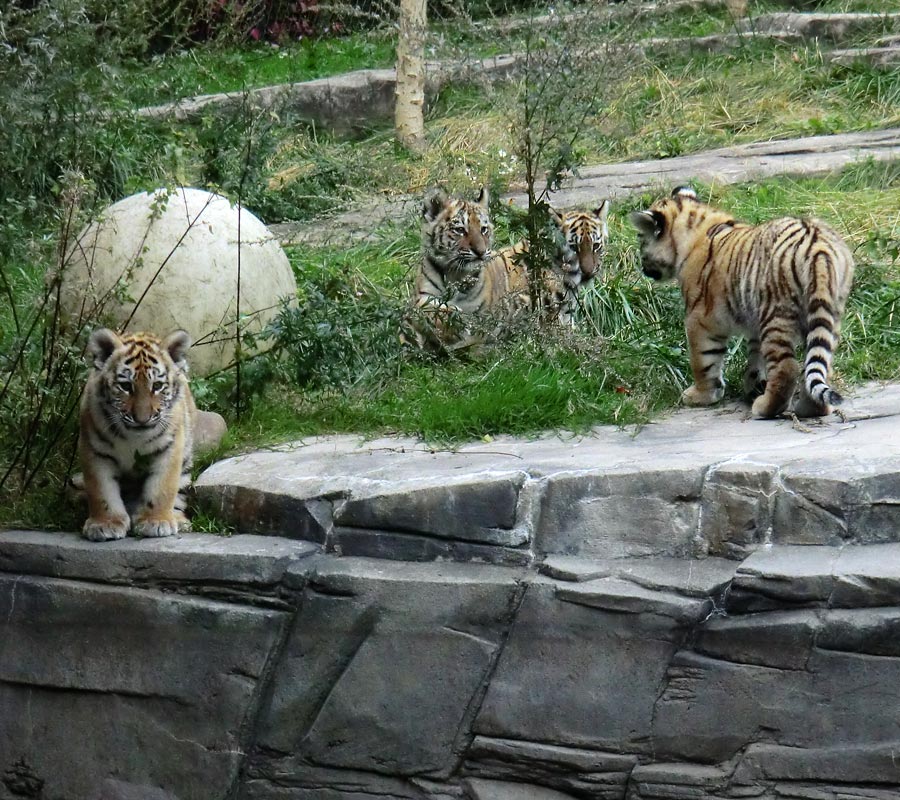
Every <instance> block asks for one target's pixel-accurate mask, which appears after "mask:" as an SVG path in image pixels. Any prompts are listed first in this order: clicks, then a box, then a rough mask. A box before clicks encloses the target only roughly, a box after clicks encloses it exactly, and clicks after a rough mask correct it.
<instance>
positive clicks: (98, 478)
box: [78, 328, 197, 541]
mask: <svg viewBox="0 0 900 800" xmlns="http://www.w3.org/2000/svg"><path fill="white" fill-rule="evenodd" d="M190 343H191V342H190V338H189V336H188V334H187V333H186V332H185V331H175V332H174V333H172V334H170V335H169V336H167V337H166V338H165V339H164V340H163V341H160V340H159V339H158V338H156V337H155V336H153V335H152V334H149V333H137V334H132V335H127V336H122V337H119V336H118V335H116V334H115V333H114V332H113V331H111V330H107V329H106V328H102V329H100V330H96V331H94V333H93V334H92V335H91V338H90V340H89V342H88V353H89V355H90V357H91V359H92V362H93V370H92V371H91V374H90V376H89V377H88V380H87V385H86V386H85V390H84V394H83V396H82V400H81V427H80V436H79V441H78V453H79V457H80V460H81V468H82V472H83V479H82V480H83V487H84V491H85V493H86V495H87V500H88V514H89V516H88V519H87V521H86V522H85V523H84V527H83V529H82V535H83V536H84V537H85V538H86V539H91V540H93V541H105V540H108V539H121V538H122V537H124V536H125V535H126V534H127V533H128V531H129V529H131V530H132V531H133V532H134V534H135V535H136V536H171V535H172V534H174V533H177V532H178V531H179V530H188V529H189V527H190V525H189V523H188V520H187V518H186V517H185V516H184V513H183V507H182V503H183V500H182V498H181V497H180V495H179V490H180V489H181V488H183V487H184V486H186V485H187V482H188V480H189V470H190V466H191V457H192V449H193V422H194V417H195V415H196V413H197V410H196V407H195V405H194V400H193V397H192V396H191V390H190V388H189V386H188V382H187V362H186V360H185V353H186V351H187V349H188V347H190Z"/></svg>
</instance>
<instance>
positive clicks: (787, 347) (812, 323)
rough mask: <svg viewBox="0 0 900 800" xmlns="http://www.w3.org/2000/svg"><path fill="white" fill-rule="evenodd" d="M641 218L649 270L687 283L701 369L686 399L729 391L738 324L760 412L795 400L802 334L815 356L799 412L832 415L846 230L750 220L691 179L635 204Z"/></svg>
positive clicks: (747, 377)
mask: <svg viewBox="0 0 900 800" xmlns="http://www.w3.org/2000/svg"><path fill="white" fill-rule="evenodd" d="M631 221H632V224H633V225H634V226H635V227H636V228H637V230H638V234H639V238H640V246H641V260H642V266H643V271H644V274H645V275H648V276H649V277H651V278H654V279H656V280H666V279H669V278H672V277H674V278H675V279H676V280H677V281H678V283H679V285H680V287H681V294H682V296H683V298H684V303H685V312H686V318H685V327H686V330H687V338H688V345H689V347H690V357H691V371H692V372H693V376H694V385H693V386H691V387H690V388H688V389H687V390H686V391H685V392H684V394H683V395H682V401H683V402H685V403H686V404H688V405H709V404H711V403H715V402H717V401H718V400H720V399H721V398H722V395H723V393H724V382H723V380H722V364H723V360H724V357H725V350H726V345H727V343H728V339H729V337H731V336H733V335H738V334H742V335H744V336H746V337H747V339H748V340H749V349H748V365H747V370H746V372H745V374H744V390H745V391H746V392H747V394H749V395H754V394H759V395H760V396H758V397H756V399H755V400H754V402H753V415H754V416H756V417H763V418H771V417H775V416H777V415H778V414H780V413H782V412H783V411H784V410H785V409H786V408H787V406H788V404H789V403H790V400H791V397H792V395H793V393H794V388H795V386H796V384H797V379H798V376H799V373H800V369H799V366H798V364H797V361H796V359H795V356H794V351H795V349H796V347H797V345H798V344H800V343H801V342H803V343H804V344H805V347H806V360H805V364H804V368H803V381H802V384H801V386H800V396H799V399H798V401H797V403H796V404H795V406H794V411H795V413H796V414H798V415H799V416H822V415H825V414H828V413H829V411H830V407H831V406H832V405H837V404H838V403H840V402H841V399H842V398H841V396H840V395H839V394H838V393H837V392H836V391H835V390H834V389H832V388H831V387H830V386H829V385H828V382H829V380H830V378H831V364H832V358H833V354H834V348H835V345H836V343H837V338H838V333H839V330H840V321H841V315H842V314H843V311H844V305H845V303H846V301H847V296H848V294H849V293H850V284H851V283H852V280H853V257H852V255H851V253H850V250H849V249H848V247H847V245H846V244H845V243H844V241H843V240H842V239H841V237H840V236H838V234H837V233H835V232H834V231H833V230H832V229H831V228H829V227H828V226H827V225H825V224H824V223H822V222H819V221H817V220H814V219H798V218H793V217H785V218H782V219H776V220H772V221H771V222H765V223H762V224H760V225H755V226H754V225H747V224H745V223H742V222H738V221H736V220H735V219H733V218H732V217H731V215H730V214H728V213H726V212H724V211H718V210H716V209H714V208H711V207H710V206H708V205H706V204H704V203H701V202H700V201H699V200H698V199H697V195H696V194H695V193H694V191H693V190H691V189H687V188H683V187H682V188H678V189H676V190H675V191H674V192H673V193H672V196H671V197H668V198H664V199H662V200H658V201H657V202H655V203H654V204H653V205H652V206H650V208H649V209H648V210H647V211H637V212H634V213H633V214H632V215H631ZM760 392H761V394H760Z"/></svg>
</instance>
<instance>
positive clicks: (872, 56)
mask: <svg viewBox="0 0 900 800" xmlns="http://www.w3.org/2000/svg"><path fill="white" fill-rule="evenodd" d="M824 56H825V58H826V59H827V60H828V61H831V62H832V63H834V64H845V65H846V64H854V63H856V62H858V61H859V62H863V63H866V64H870V65H871V66H873V67H893V66H896V65H897V64H900V44H893V45H885V46H883V47H856V48H849V49H846V50H831V51H830V52H828V53H825V54H824Z"/></svg>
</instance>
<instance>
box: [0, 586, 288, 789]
mask: <svg viewBox="0 0 900 800" xmlns="http://www.w3.org/2000/svg"><path fill="white" fill-rule="evenodd" d="M0 620H3V631H2V637H0V708H2V709H3V714H2V717H0V775H3V774H4V773H5V771H7V770H9V769H11V768H12V767H13V765H15V764H17V763H18V764H21V765H25V766H26V767H27V769H28V770H29V772H30V774H31V775H32V776H33V779H34V780H35V781H38V782H40V785H41V786H42V791H43V794H41V793H38V794H37V795H33V796H35V797H39V798H42V797H47V798H57V797H58V798H72V800H77V799H78V798H92V797H94V796H95V795H96V794H97V793H98V792H100V791H101V789H102V783H103V781H104V780H105V779H106V778H107V777H108V776H111V775H115V776H117V777H119V778H126V777H127V779H128V780H129V782H132V783H135V784H138V785H147V786H150V787H156V788H158V789H161V790H164V791H166V792H170V793H171V794H172V795H174V796H176V797H179V798H191V797H200V796H209V797H224V796H225V793H226V792H227V791H228V789H229V787H230V785H231V783H232V781H233V780H234V779H235V778H236V776H237V772H238V768H239V766H240V761H241V748H242V745H243V735H244V724H245V719H246V715H247V714H248V712H249V711H250V709H251V708H252V706H253V704H254V702H255V694H256V691H257V689H258V686H259V682H260V679H261V678H262V675H263V671H264V669H265V666H266V663H267V659H268V657H269V653H270V652H271V650H272V648H273V645H274V643H275V641H276V640H277V639H278V636H279V629H280V627H281V626H282V625H283V624H284V621H285V615H284V614H283V613H282V612H279V611H274V610H267V609H259V608H251V607H243V606H235V605H230V604H225V603H217V602H213V601H209V600H200V599H197V598H188V597H180V596H177V595H172V594H164V593H161V592H157V591H151V590H137V589H133V588H130V587H111V586H102V585H95V584H90V583H80V582H72V581H66V580H58V579H54V578H37V577H32V576H24V575H8V574H4V575H2V576H0ZM126 765H127V766H126ZM202 787H205V789H204V788H202ZM7 790H8V791H10V792H11V791H12V790H9V785H8V784H7ZM203 792H206V793H207V794H205V795H204V794H203ZM0 796H4V795H3V794H0ZM13 796H16V795H15V793H13ZM19 796H22V795H19ZM24 796H26V797H27V796H28V795H27V794H26V795H24ZM4 800H5V796H4Z"/></svg>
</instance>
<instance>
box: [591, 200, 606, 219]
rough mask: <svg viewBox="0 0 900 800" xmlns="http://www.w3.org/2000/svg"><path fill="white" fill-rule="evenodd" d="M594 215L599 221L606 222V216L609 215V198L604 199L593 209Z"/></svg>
mask: <svg viewBox="0 0 900 800" xmlns="http://www.w3.org/2000/svg"><path fill="white" fill-rule="evenodd" d="M594 216H595V217H597V219H599V220H600V221H601V222H606V218H607V217H608V216H609V200H604V201H603V202H602V203H600V205H599V206H597V208H595V209H594Z"/></svg>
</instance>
